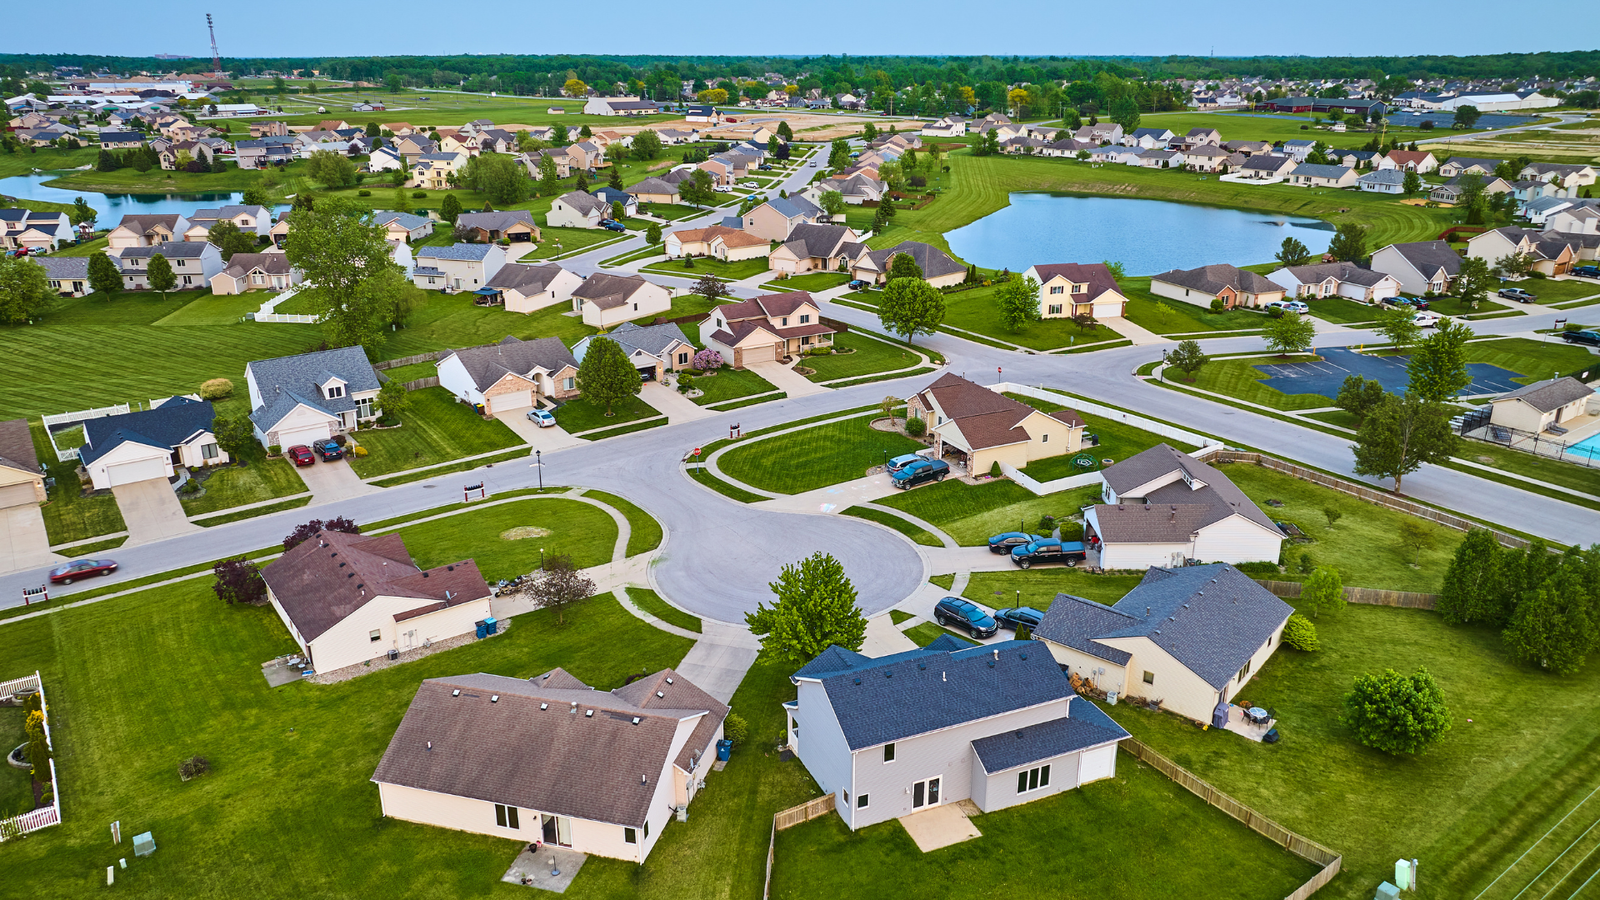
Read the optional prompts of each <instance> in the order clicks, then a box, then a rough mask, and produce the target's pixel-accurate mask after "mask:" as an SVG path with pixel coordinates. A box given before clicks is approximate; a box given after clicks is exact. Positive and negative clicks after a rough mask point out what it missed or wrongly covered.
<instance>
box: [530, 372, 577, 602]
mask: <svg viewBox="0 0 1600 900" xmlns="http://www.w3.org/2000/svg"><path fill="white" fill-rule="evenodd" d="M591 352H592V351H591ZM522 595H523V596H524V597H526V598H527V600H528V602H530V603H532V604H533V605H534V606H536V607H538V608H539V609H553V610H555V611H556V624H557V625H565V624H566V623H567V622H566V613H567V607H569V606H571V605H572V604H574V603H577V602H578V601H579V600H582V599H584V598H586V597H591V596H593V595H594V582H593V581H591V580H590V579H588V578H585V577H584V576H583V573H582V572H581V571H579V569H578V567H577V566H576V565H574V564H573V562H572V557H571V556H568V555H567V554H565V553H562V554H558V555H556V556H552V557H550V558H549V559H547V560H545V563H544V568H542V569H540V570H539V571H537V572H535V573H533V578H531V579H529V580H528V582H527V583H526V584H524V585H523V588H522Z"/></svg>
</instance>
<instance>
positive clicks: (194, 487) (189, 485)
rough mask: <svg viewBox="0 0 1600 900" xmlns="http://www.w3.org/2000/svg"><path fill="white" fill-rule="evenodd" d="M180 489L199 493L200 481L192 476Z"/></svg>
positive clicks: (190, 492) (184, 491)
mask: <svg viewBox="0 0 1600 900" xmlns="http://www.w3.org/2000/svg"><path fill="white" fill-rule="evenodd" d="M178 490H179V491H180V492H182V493H185V494H198V493H200V482H198V481H195V480H194V479H193V478H191V479H189V480H188V481H185V482H184V483H183V487H181V488H179V489H178Z"/></svg>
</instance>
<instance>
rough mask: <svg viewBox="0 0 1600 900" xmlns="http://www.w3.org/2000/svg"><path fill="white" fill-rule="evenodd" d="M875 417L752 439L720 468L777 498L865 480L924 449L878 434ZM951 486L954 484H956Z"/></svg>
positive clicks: (731, 453)
mask: <svg viewBox="0 0 1600 900" xmlns="http://www.w3.org/2000/svg"><path fill="white" fill-rule="evenodd" d="M873 418H875V417H874V416H871V415H867V416H858V417H856V418H854V419H845V420H843V421H839V422H830V423H827V424H825V425H816V426H813V427H811V428H803V429H801V430H799V431H792V432H790V433H788V434H782V435H778V436H777V437H771V438H766V439H763V440H759V441H750V442H745V443H743V444H740V445H739V446H737V447H734V448H733V449H731V450H729V451H728V452H727V453H724V454H723V455H722V456H721V458H719V459H718V460H717V466H718V468H720V469H721V470H722V472H723V473H724V474H726V475H727V476H728V477H730V478H733V479H735V480H737V481H741V482H744V483H745V484H747V485H750V486H751V487H754V488H758V489H761V490H766V491H772V492H774V493H778V494H800V493H804V492H805V491H809V490H813V489H815V488H820V487H827V486H828V485H830V484H838V483H839V482H841V481H850V480H853V479H856V478H861V477H863V476H865V475H866V474H867V470H868V469H870V468H872V467H873V466H881V465H883V460H884V454H885V453H887V454H888V455H889V457H891V458H892V457H896V456H899V455H901V454H903V453H911V452H913V451H915V450H918V449H921V448H922V446H923V445H922V444H921V443H920V442H918V441H914V440H912V439H911V438H908V437H906V436H904V435H902V434H897V433H894V432H886V431H874V430H873V429H872V428H871V426H870V425H868V423H869V422H870V421H872V419H873ZM952 483H953V482H952Z"/></svg>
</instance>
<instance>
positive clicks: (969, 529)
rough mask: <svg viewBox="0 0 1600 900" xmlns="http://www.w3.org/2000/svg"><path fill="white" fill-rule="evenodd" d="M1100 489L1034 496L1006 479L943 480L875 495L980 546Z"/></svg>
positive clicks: (1084, 502)
mask: <svg viewBox="0 0 1600 900" xmlns="http://www.w3.org/2000/svg"><path fill="white" fill-rule="evenodd" d="M1099 494H1100V492H1099V490H1098V489H1097V488H1094V487H1087V488H1079V489H1077V490H1071V491H1061V492H1059V493H1055V494H1049V495H1046V496H1044V497H1035V496H1034V495H1033V494H1032V493H1031V492H1029V491H1028V489H1027V488H1025V487H1023V486H1022V485H1020V484H1017V483H1016V482H1014V481H1007V480H1004V479H1000V480H995V481H991V482H988V483H986V484H967V483H966V482H964V481H955V480H949V481H943V482H940V483H938V484H929V485H923V486H921V487H917V488H912V489H911V490H909V491H904V492H901V493H898V494H896V495H894V496H893V497H886V498H884V499H882V500H878V501H876V502H877V503H878V505H880V506H888V507H892V508H894V509H898V510H901V511H902V512H908V513H910V514H911V515H913V516H916V517H917V518H919V519H922V520H924V521H926V522H930V523H932V524H933V525H935V526H937V527H938V528H939V530H940V531H943V532H944V533H945V534H948V535H950V536H951V537H952V538H955V540H956V543H958V544H960V545H961V546H963V547H980V546H984V545H986V544H987V543H988V540H989V538H990V537H991V536H992V535H996V534H999V533H1000V532H1002V531H1017V530H1019V529H1021V528H1022V527H1023V526H1026V528H1025V529H1024V530H1028V531H1032V530H1033V529H1034V527H1035V526H1036V525H1038V523H1039V517H1040V516H1044V515H1051V516H1055V517H1056V518H1058V519H1059V518H1066V517H1070V516H1076V515H1077V514H1078V512H1079V510H1080V509H1082V508H1083V507H1085V506H1088V505H1090V504H1092V503H1094V502H1095V499H1096V498H1097V497H1098V496H1099Z"/></svg>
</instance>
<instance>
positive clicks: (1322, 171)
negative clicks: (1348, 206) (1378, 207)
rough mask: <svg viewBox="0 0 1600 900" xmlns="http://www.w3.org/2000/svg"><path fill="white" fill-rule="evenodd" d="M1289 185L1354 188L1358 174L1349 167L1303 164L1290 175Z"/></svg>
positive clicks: (1296, 167)
mask: <svg viewBox="0 0 1600 900" xmlns="http://www.w3.org/2000/svg"><path fill="white" fill-rule="evenodd" d="M1289 183H1290V184H1296V185H1300V186H1303V187H1331V188H1347V187H1354V186H1355V184H1356V172H1355V170H1354V169H1351V168H1349V167H1348V166H1322V165H1315V164H1313V163H1304V162H1303V163H1301V164H1299V165H1298V166H1295V167H1294V171H1292V172H1290V173H1289Z"/></svg>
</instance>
